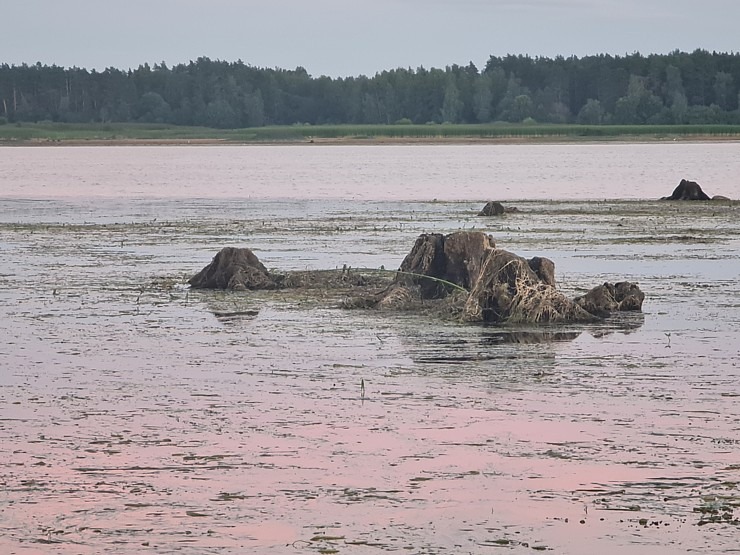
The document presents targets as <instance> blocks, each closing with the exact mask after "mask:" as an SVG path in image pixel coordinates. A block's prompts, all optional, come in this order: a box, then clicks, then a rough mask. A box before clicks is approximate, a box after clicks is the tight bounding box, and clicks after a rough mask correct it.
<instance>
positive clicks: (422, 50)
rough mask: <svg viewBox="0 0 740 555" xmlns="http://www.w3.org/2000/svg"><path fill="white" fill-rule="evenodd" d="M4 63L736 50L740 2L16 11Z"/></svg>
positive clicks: (188, 0) (7, 12)
mask: <svg viewBox="0 0 740 555" xmlns="http://www.w3.org/2000/svg"><path fill="white" fill-rule="evenodd" d="M1 14H2V30H1V31H0V63H7V64H16V65H18V64H21V63H28V64H33V63H36V62H41V63H42V64H49V65H50V64H56V65H59V66H63V67H71V66H77V67H84V68H88V69H93V68H94V69H99V70H102V69H104V68H106V67H116V68H119V69H129V68H136V67H138V66H139V65H140V64H143V63H145V62H148V63H150V64H153V63H159V62H162V61H164V62H166V63H167V64H168V65H174V64H178V63H187V62H189V61H190V60H195V59H196V58H198V57H200V56H207V57H209V58H211V59H219V60H226V61H237V60H240V59H241V60H242V61H243V62H245V63H247V64H250V65H253V66H256V67H280V68H283V69H294V68H295V67H297V66H303V67H305V68H306V70H307V71H308V72H309V73H310V74H311V75H313V76H319V75H329V76H331V77H343V76H357V75H360V74H364V75H369V76H372V75H374V74H375V73H376V72H379V71H382V70H384V69H394V68H398V67H404V68H408V67H410V68H414V69H415V68H417V67H419V66H424V67H426V68H430V67H437V68H444V67H445V66H447V65H451V64H459V65H467V63H468V62H471V61H472V62H473V63H474V64H475V65H476V66H478V68H479V69H483V67H485V63H486V61H487V60H488V58H489V56H490V55H496V56H503V55H506V54H529V55H531V56H547V57H554V56H557V55H563V56H566V57H567V56H570V55H573V54H574V55H576V56H579V57H581V56H585V55H590V54H600V53H609V54H618V55H624V54H631V53H634V52H640V53H642V54H651V53H658V54H665V53H668V52H671V51H673V50H676V49H678V50H682V51H689V52H690V51H693V50H695V49H696V48H703V49H705V50H709V51H712V50H716V51H720V52H738V51H740V34H739V33H738V23H739V22H740V0H363V1H360V0H355V1H352V0H261V1H259V2H257V1H253V0H17V1H10V0H8V1H7V2H6V1H3V2H2V10H1Z"/></svg>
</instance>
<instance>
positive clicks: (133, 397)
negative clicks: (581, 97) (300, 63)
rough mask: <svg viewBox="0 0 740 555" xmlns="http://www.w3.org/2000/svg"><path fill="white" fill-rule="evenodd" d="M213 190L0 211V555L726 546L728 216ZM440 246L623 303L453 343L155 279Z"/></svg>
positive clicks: (738, 232)
mask: <svg viewBox="0 0 740 555" xmlns="http://www.w3.org/2000/svg"><path fill="white" fill-rule="evenodd" d="M185 150H187V149H185ZM146 152H149V151H148V150H147V151H146ZM181 178H182V179H183V181H188V179H189V178H188V177H187V176H181ZM28 196H29V197H30V198H33V197H34V195H30V194H29V195H28ZM62 196H63V195H62ZM214 197H215V198H203V199H183V198H178V199H172V198H170V199H168V198H159V199H157V198H148V199H138V200H137V199H127V198H125V196H123V195H121V194H119V196H118V197H117V198H115V197H114V198H96V199H92V200H91V199H90V198H88V197H79V198H78V197H66V198H63V199H60V198H58V199H57V200H53V201H41V200H23V199H18V198H5V199H3V200H0V207H2V211H1V212H0V336H1V337H3V338H4V340H3V341H2V343H0V442H1V443H2V445H3V448H2V450H0V484H2V494H0V552H2V553H24V554H26V553H65V554H66V553H84V554H86V553H100V552H103V551H106V552H110V553H126V554H131V553H141V552H147V551H151V552H155V553H193V554H201V553H245V552H254V553H301V552H302V553H335V552H336V553H383V552H409V553H455V554H457V553H487V552H491V551H499V550H502V549H503V550H507V551H509V550H513V551H528V550H530V549H536V550H539V549H542V550H549V551H551V552H556V553H575V554H578V553H584V554H586V553H594V552H600V553H604V554H610V553H650V554H662V553H676V552H700V553H709V552H712V553H722V552H734V551H736V550H737V546H738V540H739V539H740V528H739V527H738V518H739V517H740V494H739V493H738V490H737V484H738V482H739V481H740V464H739V463H740V433H739V431H740V410H739V409H738V396H739V395H740V392H738V383H739V378H740V369H738V363H737V360H738V359H740V352H739V351H740V343H738V341H737V337H738V336H739V335H738V332H740V318H739V316H740V285H738V275H740V260H739V258H740V256H739V254H738V253H739V252H740V250H739V247H740V217H739V216H740V206H738V205H734V204H729V203H721V204H720V203H716V204H715V203H712V204H708V203H699V204H681V203H679V204H676V203H670V204H667V203H660V202H648V201H639V200H622V201H608V202H582V201H574V200H562V201H548V200H520V201H517V202H515V203H511V204H515V205H516V206H517V207H518V208H519V210H520V212H518V213H512V214H508V215H506V216H505V217H504V218H501V219H495V218H491V219H485V218H479V217H477V216H476V215H475V214H476V212H477V210H478V209H480V207H481V205H480V203H479V202H473V201H437V202H404V201H396V200H379V201H370V200H367V201H366V200H351V199H335V200H331V201H327V200H323V201H321V200H280V201H277V200H272V199H261V200H255V199H252V200H251V201H250V202H244V200H231V199H222V198H219V197H218V196H217V195H214ZM461 228H463V229H482V230H485V231H487V232H490V233H491V234H492V235H493V236H494V238H495V240H496V242H497V243H498V244H499V245H500V246H502V247H504V248H507V249H509V250H512V251H514V252H516V253H519V254H523V255H525V256H532V255H541V256H547V257H549V258H551V259H552V260H554V261H555V264H556V277H557V279H558V282H559V287H560V288H561V289H562V290H564V291H565V292H566V293H568V294H569V295H575V294H578V293H580V292H582V291H583V290H585V289H588V288H590V287H592V286H594V285H597V284H599V283H601V282H603V281H616V280H621V279H628V280H631V281H637V282H639V284H640V286H641V288H642V289H643V291H645V292H646V296H647V297H646V302H645V305H644V307H643V308H644V313H643V314H632V315H624V316H622V317H620V318H615V319H613V320H610V321H607V322H605V323H603V324H600V325H593V326H585V327H583V326H578V327H567V326H566V327H541V328H533V329H528V328H500V327H479V326H463V325H456V324H453V323H442V322H435V321H430V320H429V319H426V318H422V317H420V316H414V315H394V314H387V313H377V312H372V311H346V310H341V309H339V308H336V302H335V301H336V299H334V298H327V299H326V300H325V301H322V300H321V299H318V300H317V299H315V298H309V297H302V296H300V295H296V294H283V293H269V292H262V293H224V292H205V291H188V290H187V289H186V288H184V287H183V286H182V283H183V282H184V281H185V280H186V279H187V277H189V276H190V275H192V274H193V273H195V272H196V271H198V270H200V269H201V268H202V267H203V266H205V265H206V264H207V263H208V262H209V261H210V259H211V257H212V256H213V255H214V254H215V252H216V251H217V250H218V249H219V248H221V247H222V246H226V245H238V246H248V247H250V248H252V249H254V250H255V252H256V254H257V255H258V256H259V257H260V259H261V260H262V261H263V262H264V263H265V265H266V266H268V267H269V268H274V269H279V270H296V269H298V270H299V269H305V268H310V269H317V268H334V267H342V265H343V264H348V265H351V266H353V267H371V268H379V267H380V266H381V265H383V266H385V267H386V268H396V267H397V266H398V265H399V264H400V262H401V260H402V259H403V256H404V255H405V254H406V253H407V252H408V251H409V250H410V248H411V246H412V245H413V242H414V239H415V238H416V237H417V236H418V235H419V233H422V232H428V231H439V232H451V231H454V230H456V229H461ZM229 312H231V313H243V314H242V315H235V316H228V315H227V316H218V315H217V314H222V313H229Z"/></svg>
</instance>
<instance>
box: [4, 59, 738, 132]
mask: <svg viewBox="0 0 740 555" xmlns="http://www.w3.org/2000/svg"><path fill="white" fill-rule="evenodd" d="M739 89H740V53H717V52H708V51H705V50H696V51H694V52H691V53H686V52H680V51H674V52H672V53H670V54H651V55H648V56H643V55H641V54H639V53H634V54H631V55H626V56H611V55H606V54H602V55H596V56H586V57H582V58H578V57H575V56H571V57H568V58H565V57H556V58H544V57H535V58H533V57H529V56H522V55H517V56H515V55H507V56H504V57H496V56H491V57H490V58H489V60H488V62H487V63H486V67H485V68H484V69H483V70H479V69H478V68H477V67H476V66H475V65H474V64H473V63H472V62H471V63H469V64H468V65H467V66H459V65H452V66H448V67H446V68H445V69H435V68H432V69H425V68H423V67H419V68H417V69H411V68H408V69H402V68H398V69H393V70H388V71H383V72H380V73H377V74H376V75H375V76H373V77H368V76H365V75H360V76H358V77H345V78H331V77H327V76H321V77H312V76H311V75H309V74H308V72H307V71H306V70H305V69H304V68H302V67H298V68H296V69H294V70H285V69H279V68H273V69H270V68H257V67H253V66H251V65H249V64H245V63H244V62H242V61H237V62H226V61H219V60H211V59H209V58H205V57H202V58H198V59H197V60H195V61H191V62H189V63H187V64H179V65H175V66H173V67H167V65H166V64H165V63H161V64H154V65H153V66H149V64H144V65H141V66H139V67H138V68H137V69H133V70H132V69H129V70H120V69H115V68H108V69H105V70H104V71H96V70H91V71H88V70H87V69H82V68H77V67H73V68H62V67H58V66H47V65H41V64H40V63H37V64H35V65H26V64H22V65H20V66H16V65H8V64H2V65H0V123H14V122H19V123H20V122H42V121H54V122H68V123H93V122H101V123H107V122H123V123H128V122H140V123H160V124H176V125H191V126H206V127H215V128H244V127H261V126H265V125H294V124H303V125H305V124H310V125H321V124H335V125H336V124H393V123H415V124H424V123H468V124H470V123H489V122H496V121H504V122H525V123H526V122H538V123H581V124H590V125H594V124H632V125H634V124H692V123H696V124H723V123H728V124H729V123H732V124H738V123H740V108H739V107H738V105H739V103H740V98H739V95H740V92H739Z"/></svg>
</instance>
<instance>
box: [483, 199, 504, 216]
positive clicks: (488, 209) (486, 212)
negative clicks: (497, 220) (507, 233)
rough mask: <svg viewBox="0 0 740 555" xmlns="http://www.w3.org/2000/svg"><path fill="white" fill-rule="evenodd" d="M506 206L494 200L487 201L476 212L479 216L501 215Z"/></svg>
mask: <svg viewBox="0 0 740 555" xmlns="http://www.w3.org/2000/svg"><path fill="white" fill-rule="evenodd" d="M505 213H506V208H504V205H503V204H501V203H500V202H496V201H494V200H492V201H490V202H487V203H486V205H485V206H484V207H483V208H482V209H481V211H480V212H478V215H479V216H503V215H504V214H505Z"/></svg>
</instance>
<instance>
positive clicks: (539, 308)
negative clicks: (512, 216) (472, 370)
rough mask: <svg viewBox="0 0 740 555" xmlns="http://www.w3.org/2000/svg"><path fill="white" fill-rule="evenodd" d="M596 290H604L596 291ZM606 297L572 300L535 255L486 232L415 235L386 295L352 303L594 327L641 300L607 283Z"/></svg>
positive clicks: (630, 287)
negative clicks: (496, 240)
mask: <svg viewBox="0 0 740 555" xmlns="http://www.w3.org/2000/svg"><path fill="white" fill-rule="evenodd" d="M600 287H601V288H603V287H606V286H600ZM612 289H613V290H614V295H613V298H618V299H619V301H618V302H616V303H614V302H611V301H609V302H607V301H608V300H609V299H611V298H612V297H606V296H603V299H597V298H596V293H594V294H592V295H591V297H589V299H593V301H592V302H581V303H578V302H575V301H573V300H571V299H569V298H567V297H566V296H565V295H564V294H563V293H561V292H559V291H558V290H557V288H556V287H555V264H554V263H553V262H552V261H551V260H549V259H547V258H542V257H534V258H532V259H531V260H527V259H525V258H523V257H521V256H517V255H516V254H513V253H511V252H508V251H506V250H504V249H499V248H496V246H495V244H494V242H493V239H492V238H491V236H490V235H486V234H484V233H482V232H473V231H468V232H465V231H461V232H456V233H452V234H450V235H441V234H438V233H433V234H423V235H421V236H419V238H418V239H417V240H416V243H415V244H414V247H413V248H412V249H411V252H410V253H409V254H408V255H407V256H406V258H405V259H404V261H403V263H402V264H401V268H400V271H399V273H398V275H397V277H396V279H395V281H394V283H393V284H391V285H390V286H389V287H388V288H387V289H386V290H385V291H383V292H381V293H380V294H379V295H377V296H376V297H375V298H373V299H372V300H368V299H364V302H362V303H354V304H353V306H363V307H377V308H384V309H395V310H414V309H417V310H422V309H424V310H427V311H429V306H430V305H432V304H433V303H438V304H437V305H436V306H437V307H438V310H437V313H438V314H440V315H442V316H444V315H445V311H446V312H447V313H448V314H447V315H448V316H455V317H457V318H459V319H461V320H463V321H467V322H487V323H504V322H507V323H519V324H533V323H567V322H593V321H596V320H598V319H599V318H600V317H601V316H603V315H605V314H608V313H609V312H611V311H613V310H626V309H632V310H639V309H640V307H641V306H642V299H643V298H644V295H643V294H642V292H641V291H640V290H639V288H638V287H637V285H635V284H630V283H627V282H623V283H620V284H617V286H612Z"/></svg>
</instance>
